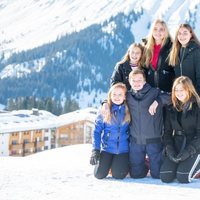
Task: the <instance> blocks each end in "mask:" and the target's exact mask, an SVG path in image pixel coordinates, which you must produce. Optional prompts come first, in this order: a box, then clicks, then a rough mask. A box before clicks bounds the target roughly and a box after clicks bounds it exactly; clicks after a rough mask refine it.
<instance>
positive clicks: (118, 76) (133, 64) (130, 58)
mask: <svg viewBox="0 0 200 200" xmlns="http://www.w3.org/2000/svg"><path fill="white" fill-rule="evenodd" d="M143 49H144V47H143V46H142V45H141V44H136V43H133V44H131V45H130V47H129V48H128V50H127V52H126V54H125V55H124V58H123V59H122V60H121V61H120V62H118V63H117V64H116V66H115V68H114V71H113V74H112V76H111V80H110V83H111V85H114V84H115V83H118V82H122V83H124V84H125V85H126V88H127V90H130V88H131V86H130V84H129V81H128V77H129V74H130V72H131V71H132V70H134V69H137V68H141V67H142V63H143V61H142V55H143Z"/></svg>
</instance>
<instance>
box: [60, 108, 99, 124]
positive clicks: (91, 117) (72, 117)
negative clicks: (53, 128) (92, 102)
mask: <svg viewBox="0 0 200 200" xmlns="http://www.w3.org/2000/svg"><path fill="white" fill-rule="evenodd" d="M97 114H98V109H96V108H92V107H89V108H85V109H81V110H76V111H74V112H70V113H67V114H63V115H60V116H59V117H58V124H57V126H63V125H66V124H71V123H75V122H77V121H82V120H88V121H92V122H94V121H95V119H96V117H97Z"/></svg>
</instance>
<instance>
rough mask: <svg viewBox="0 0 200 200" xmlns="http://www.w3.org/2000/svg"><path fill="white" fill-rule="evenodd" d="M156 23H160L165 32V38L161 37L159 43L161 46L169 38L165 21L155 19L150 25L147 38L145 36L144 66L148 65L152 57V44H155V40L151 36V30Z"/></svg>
mask: <svg viewBox="0 0 200 200" xmlns="http://www.w3.org/2000/svg"><path fill="white" fill-rule="evenodd" d="M156 24H161V25H162V26H163V27H164V29H165V32H166V35H165V38H164V39H163V41H162V44H161V48H162V47H163V46H164V45H165V43H166V42H167V39H168V38H170V39H171V36H170V34H169V30H168V27H167V24H166V22H165V21H163V20H161V19H157V20H155V21H154V23H153V24H152V26H151V30H150V32H149V35H148V38H147V43H146V45H145V51H144V56H145V65H146V67H148V66H149V65H150V63H151V60H152V57H153V50H154V45H155V40H154V38H153V31H154V28H155V26H156ZM171 40H172V39H171Z"/></svg>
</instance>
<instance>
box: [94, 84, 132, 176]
mask: <svg viewBox="0 0 200 200" xmlns="http://www.w3.org/2000/svg"><path fill="white" fill-rule="evenodd" d="M126 91H127V89H126V86H125V84H123V83H117V84H115V85H113V86H112V87H111V88H110V90H109V92H108V98H107V103H108V107H109V112H107V114H106V115H103V116H102V115H101V114H100V115H98V116H97V119H96V123H95V129H94V133H93V150H92V156H91V158H90V164H91V165H95V169H94V176H95V177H96V178H98V179H103V178H105V177H106V176H107V175H108V173H109V171H110V169H111V171H112V177H113V178H116V179H123V178H125V177H126V175H127V174H128V172H129V133H128V131H129V122H130V113H129V110H128V106H127V104H126V102H125V98H126Z"/></svg>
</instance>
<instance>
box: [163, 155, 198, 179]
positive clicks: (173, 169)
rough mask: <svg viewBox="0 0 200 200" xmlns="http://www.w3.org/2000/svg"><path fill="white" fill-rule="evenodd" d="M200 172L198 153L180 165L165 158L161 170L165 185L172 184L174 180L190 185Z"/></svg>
mask: <svg viewBox="0 0 200 200" xmlns="http://www.w3.org/2000/svg"><path fill="white" fill-rule="evenodd" d="M199 171H200V154H198V153H197V154H195V155H193V156H192V157H189V158H188V159H186V160H185V161H183V162H180V163H178V164H176V163H174V162H172V161H171V160H169V158H168V157H165V158H164V162H163V164H162V166H161V169H160V179H161V181H162V182H165V183H170V182H172V181H173V180H174V179H177V180H178V182H180V183H189V182H191V180H192V178H193V177H194V176H195V175H196V173H197V172H199Z"/></svg>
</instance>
